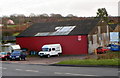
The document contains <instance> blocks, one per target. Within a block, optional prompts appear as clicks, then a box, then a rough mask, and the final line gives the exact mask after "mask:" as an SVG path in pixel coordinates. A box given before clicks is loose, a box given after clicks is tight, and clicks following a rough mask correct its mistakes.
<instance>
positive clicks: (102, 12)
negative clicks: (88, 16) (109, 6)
mask: <svg viewBox="0 0 120 78" xmlns="http://www.w3.org/2000/svg"><path fill="white" fill-rule="evenodd" d="M96 17H98V18H101V19H102V20H104V21H106V22H108V13H107V11H106V9H105V8H99V9H98V12H97V16H96Z"/></svg>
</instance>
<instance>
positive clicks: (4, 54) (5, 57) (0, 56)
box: [0, 52, 10, 60]
mask: <svg viewBox="0 0 120 78" xmlns="http://www.w3.org/2000/svg"><path fill="white" fill-rule="evenodd" d="M9 56H10V53H7V52H0V59H1V60H8V59H9Z"/></svg>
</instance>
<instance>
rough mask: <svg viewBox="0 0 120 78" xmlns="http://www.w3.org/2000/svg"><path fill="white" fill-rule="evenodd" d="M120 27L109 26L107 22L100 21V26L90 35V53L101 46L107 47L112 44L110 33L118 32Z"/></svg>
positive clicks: (115, 25)
mask: <svg viewBox="0 0 120 78" xmlns="http://www.w3.org/2000/svg"><path fill="white" fill-rule="evenodd" d="M118 28H119V25H117V24H107V23H106V22H105V21H103V20H100V21H99V22H98V24H97V25H96V26H95V27H94V28H93V30H91V32H90V33H89V34H88V46H89V48H88V50H89V52H91V53H92V52H93V51H95V49H96V48H97V47H99V46H105V47H106V46H107V45H109V44H111V41H110V32H115V31H116V32H118Z"/></svg>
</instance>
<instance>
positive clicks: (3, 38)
mask: <svg viewBox="0 0 120 78" xmlns="http://www.w3.org/2000/svg"><path fill="white" fill-rule="evenodd" d="M2 40H7V41H12V40H16V38H15V36H3V37H2Z"/></svg>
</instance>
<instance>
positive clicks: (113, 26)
mask: <svg viewBox="0 0 120 78" xmlns="http://www.w3.org/2000/svg"><path fill="white" fill-rule="evenodd" d="M108 25H109V26H110V27H111V28H112V29H113V30H114V29H115V28H116V27H117V25H118V24H108Z"/></svg>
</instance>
